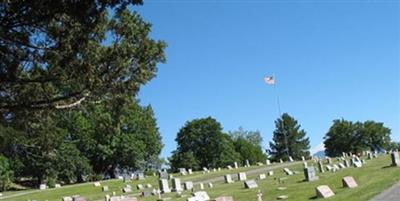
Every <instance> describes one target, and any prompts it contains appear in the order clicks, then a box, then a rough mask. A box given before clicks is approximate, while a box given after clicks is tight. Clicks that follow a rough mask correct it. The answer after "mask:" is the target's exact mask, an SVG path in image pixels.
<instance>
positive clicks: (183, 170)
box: [179, 168, 187, 176]
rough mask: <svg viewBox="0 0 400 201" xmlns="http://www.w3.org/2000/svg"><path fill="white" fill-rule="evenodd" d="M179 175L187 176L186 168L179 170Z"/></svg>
mask: <svg viewBox="0 0 400 201" xmlns="http://www.w3.org/2000/svg"><path fill="white" fill-rule="evenodd" d="M179 173H181V175H183V176H185V175H186V174H187V171H186V169H185V168H179Z"/></svg>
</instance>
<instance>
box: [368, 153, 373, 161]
mask: <svg viewBox="0 0 400 201" xmlns="http://www.w3.org/2000/svg"><path fill="white" fill-rule="evenodd" d="M367 156H368V157H367V158H368V160H371V159H372V157H373V156H372V153H371V152H368V153H367Z"/></svg>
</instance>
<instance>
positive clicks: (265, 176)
mask: <svg viewBox="0 0 400 201" xmlns="http://www.w3.org/2000/svg"><path fill="white" fill-rule="evenodd" d="M266 178H267V175H265V174H259V175H258V179H259V180H263V179H266Z"/></svg>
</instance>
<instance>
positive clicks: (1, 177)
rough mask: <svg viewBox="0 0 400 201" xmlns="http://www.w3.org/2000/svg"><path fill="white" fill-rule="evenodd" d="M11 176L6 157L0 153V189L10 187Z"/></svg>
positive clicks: (3, 189) (11, 172)
mask: <svg viewBox="0 0 400 201" xmlns="http://www.w3.org/2000/svg"><path fill="white" fill-rule="evenodd" d="M12 176H13V171H12V170H11V166H10V163H9V162H8V159H7V158H6V157H4V156H2V155H0V191H5V190H7V189H8V188H9V187H10V185H11V184H12V182H11V179H12Z"/></svg>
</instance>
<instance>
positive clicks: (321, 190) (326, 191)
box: [315, 185, 335, 198]
mask: <svg viewBox="0 0 400 201" xmlns="http://www.w3.org/2000/svg"><path fill="white" fill-rule="evenodd" d="M315 190H316V192H317V197H320V198H329V197H332V196H334V195H335V193H333V191H332V190H331V188H329V186H327V185H321V186H318V187H317V188H316V189H315Z"/></svg>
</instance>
